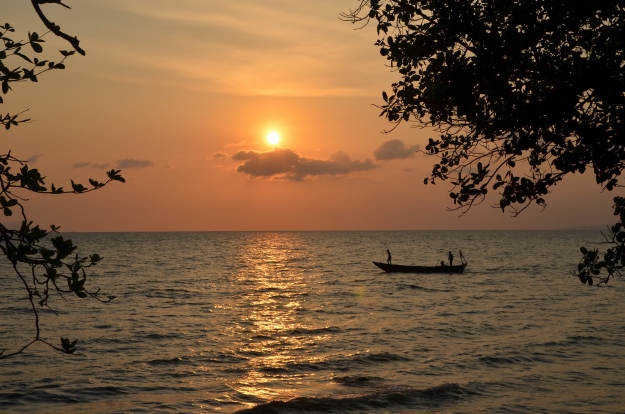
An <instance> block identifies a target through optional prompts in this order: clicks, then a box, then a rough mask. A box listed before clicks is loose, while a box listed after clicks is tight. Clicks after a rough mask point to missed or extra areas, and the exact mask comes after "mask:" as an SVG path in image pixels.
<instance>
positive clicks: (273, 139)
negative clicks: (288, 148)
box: [267, 132, 280, 145]
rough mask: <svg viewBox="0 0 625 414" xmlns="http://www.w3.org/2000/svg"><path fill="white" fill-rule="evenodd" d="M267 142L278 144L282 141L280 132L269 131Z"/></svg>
mask: <svg viewBox="0 0 625 414" xmlns="http://www.w3.org/2000/svg"><path fill="white" fill-rule="evenodd" d="M267 142H268V143H270V144H271V145H276V144H277V143H278V142H280V134H278V133H277V132H270V133H268V134H267Z"/></svg>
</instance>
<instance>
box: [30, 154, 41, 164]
mask: <svg viewBox="0 0 625 414" xmlns="http://www.w3.org/2000/svg"><path fill="white" fill-rule="evenodd" d="M41 157H43V154H39V155H33V156H32V157H30V158H27V159H26V162H27V163H30V164H35V163H36V162H37V160H38V159H39V158H41Z"/></svg>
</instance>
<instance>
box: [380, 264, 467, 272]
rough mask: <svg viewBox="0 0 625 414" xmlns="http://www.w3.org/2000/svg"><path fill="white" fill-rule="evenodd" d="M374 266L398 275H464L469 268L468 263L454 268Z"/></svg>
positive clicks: (395, 265)
mask: <svg viewBox="0 0 625 414" xmlns="http://www.w3.org/2000/svg"><path fill="white" fill-rule="evenodd" d="M373 264H374V265H376V266H377V267H379V268H380V269H382V270H384V271H385V272H396V273H462V272H464V269H465V268H466V267H467V263H466V262H465V263H462V264H459V265H453V266H447V265H445V266H442V265H438V266H408V265H399V264H388V263H381V262H373Z"/></svg>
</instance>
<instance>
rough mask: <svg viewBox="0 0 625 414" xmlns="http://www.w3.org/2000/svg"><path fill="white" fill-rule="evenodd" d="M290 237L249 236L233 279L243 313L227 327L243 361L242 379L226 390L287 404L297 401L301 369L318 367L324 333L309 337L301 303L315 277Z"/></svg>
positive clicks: (302, 385)
mask: <svg viewBox="0 0 625 414" xmlns="http://www.w3.org/2000/svg"><path fill="white" fill-rule="evenodd" d="M302 244H303V243H302V240H301V239H300V236H299V235H298V234H295V233H271V234H267V233H263V234H258V233H257V234H250V243H249V244H248V246H249V248H248V250H247V251H246V252H242V257H243V260H244V262H245V263H244V266H242V270H241V271H240V272H239V273H238V274H237V275H236V283H237V285H238V286H240V289H241V290H240V295H239V297H238V300H237V303H236V306H237V307H238V308H243V309H245V312H241V315H244V316H241V317H240V318H239V320H237V321H236V323H235V324H234V326H233V327H232V330H231V334H233V336H236V337H237V340H235V343H237V344H238V348H237V349H235V350H234V351H235V353H237V354H238V355H241V356H244V357H245V358H247V361H248V362H247V364H248V367H247V369H246V370H245V374H243V376H242V377H240V378H239V379H237V380H236V381H234V382H231V383H229V384H228V385H229V386H230V387H231V388H232V389H233V390H234V391H236V392H238V393H241V394H244V395H247V396H248V397H249V398H250V399H252V400H253V399H261V400H276V399H280V400H287V399H290V398H293V397H295V396H301V388H305V384H306V381H307V378H309V377H310V376H311V375H312V374H311V373H303V372H298V371H297V367H298V366H301V365H303V364H311V363H322V362H323V361H324V360H325V359H326V356H324V355H316V354H315V350H316V345H317V344H318V343H320V342H323V341H327V340H328V339H329V335H327V333H320V334H314V333H313V334H310V332H314V328H315V327H314V326H313V324H312V318H311V316H310V315H308V314H307V312H305V311H306V303H305V302H306V298H307V297H308V295H309V293H310V292H311V291H312V290H313V289H314V288H315V287H314V283H315V280H314V279H315V277H314V275H311V274H309V273H308V274H305V270H306V269H305V268H304V267H303V265H301V263H302V262H303V261H304V259H305V256H306V255H307V254H309V253H308V252H307V251H306V249H305V248H304V247H303V246H302Z"/></svg>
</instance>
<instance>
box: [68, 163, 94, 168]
mask: <svg viewBox="0 0 625 414" xmlns="http://www.w3.org/2000/svg"><path fill="white" fill-rule="evenodd" d="M90 165H91V163H90V162H77V163H76V164H74V165H73V166H72V168H85V167H88V166H90Z"/></svg>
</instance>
